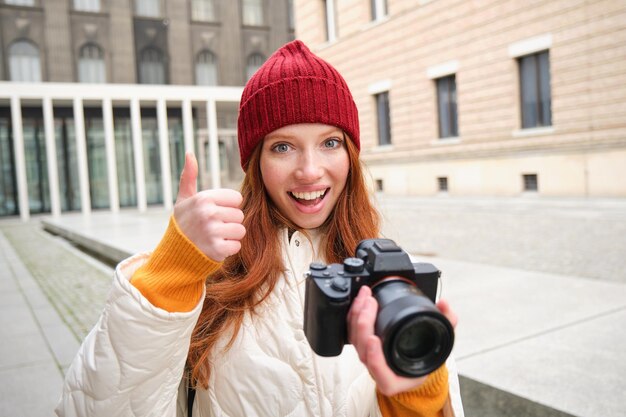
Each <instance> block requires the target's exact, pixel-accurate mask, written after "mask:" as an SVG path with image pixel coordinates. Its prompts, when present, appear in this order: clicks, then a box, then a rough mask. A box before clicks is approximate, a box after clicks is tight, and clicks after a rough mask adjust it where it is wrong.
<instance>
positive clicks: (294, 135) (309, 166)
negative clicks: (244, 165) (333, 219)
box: [260, 123, 350, 229]
mask: <svg viewBox="0 0 626 417" xmlns="http://www.w3.org/2000/svg"><path fill="white" fill-rule="evenodd" d="M345 140H349V139H345ZM261 146H262V149H261V161H260V163H261V175H262V176H263V183H264V184H265V188H266V189H267V192H268V194H269V195H270V198H271V199H272V201H273V202H274V205H276V207H277V208H278V210H280V212H281V213H282V214H283V215H284V216H285V217H287V218H288V219H289V220H290V221H292V222H293V223H294V224H296V225H297V226H299V227H301V228H303V229H314V228H316V227H319V226H321V225H322V224H323V223H324V222H325V221H326V219H327V218H328V215H329V214H330V213H331V211H332V210H333V208H334V207H335V204H336V203H337V200H338V198H339V195H340V194H341V192H342V191H343V189H344V187H345V185H346V179H347V178H348V171H349V169H350V161H349V158H348V151H347V149H346V144H345V143H344V135H343V132H342V131H341V129H339V128H337V127H335V126H329V125H324V124H318V123H315V124H310V123H305V124H296V125H289V126H285V127H282V128H280V129H277V130H275V131H273V132H272V133H270V134H268V135H267V136H266V137H265V139H264V140H263V144H262V145H261Z"/></svg>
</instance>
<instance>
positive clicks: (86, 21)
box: [0, 0, 294, 216]
mask: <svg viewBox="0 0 626 417" xmlns="http://www.w3.org/2000/svg"><path fill="white" fill-rule="evenodd" d="M291 3H292V2H291V1H290V0H237V1H231V0H0V80H5V81H11V82H25V83H39V82H44V83H46V85H47V84H48V83H81V86H72V87H69V86H68V87H61V88H60V90H61V91H63V92H67V95H58V94H57V95H56V96H54V95H53V96H50V94H52V93H51V92H50V91H52V90H45V89H44V90H41V91H40V92H39V93H38V89H37V88H35V91H33V87H32V85H29V86H26V85H24V87H23V88H21V89H19V90H18V91H20V94H21V92H25V91H30V93H28V94H27V95H26V96H18V98H19V102H17V103H14V105H16V106H17V107H16V108H19V110H20V111H21V115H20V116H21V136H22V138H20V139H21V140H19V141H18V142H19V143H20V147H21V148H23V151H21V150H20V149H18V150H16V149H15V142H16V139H17V138H15V136H16V133H17V132H16V131H15V130H14V129H15V127H16V126H15V122H14V120H15V119H14V117H15V114H14V113H16V112H12V111H11V105H10V99H11V98H12V97H13V98H15V94H14V93H11V94H9V92H8V90H9V87H8V86H7V84H6V83H5V84H4V85H0V161H1V164H2V169H1V171H0V216H1V215H15V214H18V212H20V208H19V206H20V204H19V201H20V198H22V200H23V201H26V200H25V197H24V194H25V193H26V194H27V204H26V203H23V205H27V206H28V213H40V212H50V211H53V212H54V211H55V210H54V209H55V207H53V206H54V202H55V197H57V198H58V199H59V201H58V204H57V205H58V207H57V208H56V211H60V212H64V211H72V210H83V211H85V209H87V211H88V210H89V209H91V208H111V206H112V205H116V202H115V201H113V202H112V199H111V197H112V196H111V194H112V192H117V194H118V198H117V205H119V206H121V207H125V206H139V207H140V209H141V208H145V206H146V205H151V204H164V203H165V202H164V198H165V197H166V196H165V195H164V194H170V195H171V194H173V195H174V196H175V195H176V187H177V179H178V175H179V173H180V171H181V169H182V164H183V160H184V144H183V142H184V122H183V119H184V117H183V112H184V106H181V104H182V102H183V100H184V99H185V95H184V94H183V92H182V90H178V91H179V94H178V95H177V96H168V97H169V98H168V100H166V103H165V104H166V111H165V112H164V114H165V116H164V119H166V122H165V123H163V124H162V126H165V128H164V130H165V131H166V137H167V138H169V140H168V141H169V146H168V148H169V156H170V158H169V161H167V162H169V168H170V170H171V174H169V175H168V176H169V177H170V178H173V179H174V180H172V185H171V188H173V191H172V192H170V193H168V192H164V191H163V188H164V175H163V172H162V171H163V167H164V165H165V164H162V163H161V155H160V154H161V153H163V152H162V151H163V149H162V148H161V147H160V146H159V117H158V114H157V113H158V101H157V100H155V99H154V98H152V97H150V94H148V95H145V94H143V93H141V92H142V91H148V90H145V89H144V90H141V89H139V90H137V89H134V87H133V88H130V87H129V88H127V89H126V90H125V92H126V93H127V94H122V96H124V97H122V96H114V97H111V100H112V103H111V105H110V107H111V110H112V122H113V125H114V131H113V141H114V143H115V144H114V148H115V164H113V165H112V166H108V164H107V163H108V162H110V161H108V160H107V158H108V157H107V150H106V135H105V130H106V129H105V123H104V118H105V116H104V114H103V113H104V112H106V110H104V107H106V105H104V106H103V103H102V100H101V99H100V100H99V99H98V96H97V93H96V92H98V91H100V92H102V93H101V94H102V98H104V97H105V95H107V94H108V92H110V91H111V84H124V85H132V84H150V85H153V86H154V85H179V86H182V85H185V86H187V85H196V86H243V85H244V84H245V82H246V80H247V79H248V78H249V77H250V75H251V74H252V73H254V71H256V69H257V68H258V67H259V66H260V65H261V64H262V63H263V62H264V61H265V59H266V58H267V57H269V55H271V53H272V52H273V51H274V50H276V49H277V48H278V47H280V46H281V45H283V44H284V43H286V42H288V41H290V40H292V39H294V21H293V13H292V11H293V8H292V4H291ZM82 84H84V86H83V85H82ZM2 90H5V91H4V96H2V94H3V93H2ZM12 91H14V90H12ZM70 91H72V92H73V94H69V92H70ZM150 91H152V92H159V91H165V92H167V93H163V94H170V92H172V91H173V90H172V89H167V88H166V89H160V88H156V87H151V89H150ZM185 91H187V92H188V91H190V90H189V89H187V90H185ZM201 91H204V90H201V89H196V90H195V93H192V94H196V95H200V98H199V100H198V101H194V102H192V103H191V107H190V109H191V114H192V117H191V118H192V120H193V121H192V122H191V123H190V124H192V125H193V130H192V132H193V133H192V135H193V137H194V139H193V147H194V148H195V150H196V154H197V156H198V160H199V161H198V162H199V165H200V171H201V172H200V186H201V187H203V188H204V187H208V186H209V185H210V184H211V182H210V163H209V160H210V158H209V157H208V154H209V140H208V134H207V127H208V124H207V117H208V116H207V114H208V113H207V110H206V104H207V103H206V102H203V100H202V92H201ZM130 92H134V93H135V94H136V97H135V98H137V99H138V104H139V107H140V110H139V113H140V115H139V116H138V121H139V123H138V125H137V126H140V136H141V139H140V142H141V146H140V147H141V148H142V149H140V150H141V153H142V154H143V155H142V157H141V158H139V159H140V160H137V159H136V158H137V155H136V154H137V152H136V151H137V150H138V149H136V148H134V147H133V133H132V128H133V126H132V125H133V122H132V119H133V118H132V115H131V112H132V106H131V104H130V101H131V100H130V98H131V97H129V95H128V93H130ZM38 94H39V96H38ZM86 94H88V95H90V96H91V97H90V99H89V100H87V99H86V96H85V95H86ZM142 94H143V95H142ZM213 94H214V93H211V92H207V93H206V98H207V99H209V98H210V97H213ZM44 95H48V98H50V99H51V101H52V114H53V116H51V119H52V120H53V121H52V124H53V128H52V129H51V132H50V134H49V136H52V135H53V136H54V142H55V143H54V144H53V145H54V148H55V152H54V153H55V154H56V161H54V163H55V165H56V169H55V170H53V171H54V172H52V176H56V177H57V178H55V179H54V181H53V182H57V183H58V186H57V187H54V186H53V185H52V184H51V183H50V172H49V167H48V165H50V163H49V162H50V161H49V159H50V157H49V156H48V155H47V151H48V150H49V149H47V148H50V146H49V145H47V144H46V126H45V117H44V112H45V108H46V105H45V100H44ZM187 98H189V97H187ZM76 99H80V103H79V107H81V109H77V108H76V104H75V100H76ZM237 100H238V98H237ZM237 105H238V102H237V101H218V102H217V105H216V107H217V108H216V119H217V128H218V137H219V152H220V155H221V157H220V160H221V164H220V168H221V177H222V178H221V182H222V183H224V184H225V185H229V186H237V185H238V182H239V180H240V178H241V175H242V173H241V168H240V167H239V162H238V160H239V155H238V149H237V143H236V118H237ZM76 111H82V113H83V117H84V123H83V126H82V127H80V126H77V123H76V120H75V114H76ZM189 128H190V129H191V127H189ZM77 130H78V131H79V132H77ZM81 130H84V131H83V132H80V131H81ZM78 136H83V137H84V138H83V139H78V140H77V137H78ZM83 142H84V143H83ZM82 147H84V148H85V149H84V150H82ZM77 148H78V149H77ZM16 152H17V153H16ZM22 153H23V163H21V164H20V161H19V159H20V155H21V154H22ZM16 155H17V158H16ZM16 159H17V160H16ZM81 159H85V161H81ZM138 163H139V164H142V165H143V167H141V168H144V169H142V170H141V171H143V172H137V165H138ZM83 166H84V168H85V169H81V168H83ZM107 168H109V171H111V168H112V170H113V171H115V173H116V178H117V181H115V182H116V183H117V184H116V187H111V185H112V184H110V182H111V180H109V174H110V172H107ZM23 171H24V172H25V175H23V174H22V172H23ZM83 171H84V172H83ZM55 172H56V175H55ZM21 174H22V175H21ZM85 175H88V179H87V180H85V179H84V178H83V177H84V176H85ZM20 176H22V177H23V176H25V177H26V178H24V180H25V183H26V185H25V186H24V185H23V186H22V187H21V188H22V189H23V190H22V191H20ZM141 176H143V177H144V178H143V179H142V178H140V177H141ZM81 180H82V182H84V183H86V184H81ZM139 182H142V183H143V184H142V187H140V186H139ZM51 188H54V189H53V190H52V191H51ZM113 188H116V190H115V189H113ZM112 190H113V191H112ZM53 194H57V195H53ZM84 194H89V196H88V197H86V196H85V195H84ZM138 194H140V195H139V196H138ZM143 194H145V195H143ZM20 195H21V196H20ZM138 200H142V201H138ZM87 205H89V206H90V207H88V208H87V207H85V206H87ZM24 210H25V209H24V208H22V212H23V211H24ZM22 214H23V213H22Z"/></svg>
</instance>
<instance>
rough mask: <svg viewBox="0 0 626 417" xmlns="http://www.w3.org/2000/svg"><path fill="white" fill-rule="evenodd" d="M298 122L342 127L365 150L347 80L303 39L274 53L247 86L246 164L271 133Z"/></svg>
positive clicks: (242, 144)
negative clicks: (361, 142)
mask: <svg viewBox="0 0 626 417" xmlns="http://www.w3.org/2000/svg"><path fill="white" fill-rule="evenodd" d="M297 123H323V124H327V125H331V126H337V127H338V128H340V129H342V130H343V131H344V132H346V133H347V134H348V136H349V137H350V139H352V141H353V142H354V144H355V145H356V147H357V149H360V140H359V115H358V111H357V108H356V105H355V104H354V99H353V98H352V94H351V93H350V90H349V89H348V85H347V84H346V81H345V80H344V79H343V77H342V76H341V74H339V72H338V71H337V70H336V69H335V68H334V67H333V66H332V65H330V64H329V63H328V62H326V61H324V60H323V59H321V58H320V57H318V56H316V55H314V54H313V53H312V52H311V51H310V50H309V48H308V47H307V46H306V45H305V44H304V43H302V41H299V40H295V41H292V42H289V43H288V44H286V45H284V46H282V47H281V48H280V49H278V50H277V51H276V52H274V54H272V56H270V57H269V58H268V60H267V61H265V63H264V64H263V65H262V66H261V67H260V68H259V69H258V70H257V71H256V72H255V73H254V75H253V76H252V77H251V78H250V80H248V82H247V84H246V86H245V88H244V89H243V94H242V96H241V103H240V105H239V118H238V122H237V136H238V140H239V154H240V159H241V167H242V168H243V169H244V170H245V169H246V166H247V165H248V160H249V159H250V155H251V154H252V151H253V150H254V148H255V147H256V146H257V145H258V144H259V143H260V142H261V141H262V140H263V138H264V137H265V136H266V135H267V134H268V133H270V132H273V131H274V130H276V129H279V128H281V127H283V126H288V125H292V124H297Z"/></svg>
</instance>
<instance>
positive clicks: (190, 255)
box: [131, 216, 448, 417]
mask: <svg viewBox="0 0 626 417" xmlns="http://www.w3.org/2000/svg"><path fill="white" fill-rule="evenodd" d="M220 266H221V263H218V262H215V261H213V260H211V259H209V258H208V257H207V256H206V255H204V254H203V253H202V252H201V251H200V250H199V249H198V248H197V247H196V246H195V245H194V244H193V243H192V242H191V241H190V240H189V239H187V237H186V236H185V235H184V234H183V233H182V232H181V231H180V229H179V228H178V225H177V224H176V221H175V220H174V217H173V216H172V217H171V219H170V223H169V226H168V228H167V230H166V232H165V235H164V237H163V239H162V240H161V242H160V243H159V245H158V246H157V248H156V249H155V250H154V252H153V253H152V255H151V256H150V258H149V259H148V262H146V264H145V265H143V266H142V267H140V268H139V269H138V270H137V271H136V272H135V273H134V274H133V276H132V278H131V283H132V284H133V285H134V286H135V287H136V288H137V289H138V290H139V291H141V293H142V294H143V295H144V297H146V298H147V299H148V300H149V301H150V302H151V303H152V304H153V305H154V306H156V307H160V308H162V309H164V310H167V311H171V312H173V311H179V312H186V311H191V310H193V308H194V307H195V306H196V305H197V304H198V302H199V301H200V297H201V296H202V292H203V288H204V282H205V280H206V277H207V276H209V275H210V274H211V273H213V272H215V271H216V270H218V269H219V268H220ZM377 397H378V404H379V406H380V409H381V411H382V413H383V416H385V417H388V416H394V417H404V416H407V417H408V416H412V417H441V416H443V411H442V409H443V406H444V404H445V402H446V400H447V398H448V370H447V369H446V367H445V366H442V367H441V368H439V369H438V370H437V371H435V372H433V373H432V374H430V375H429V376H428V378H427V379H426V382H425V383H424V384H423V385H422V386H420V387H419V388H416V389H414V390H412V391H408V392H403V393H400V394H397V395H394V396H392V397H385V396H384V395H382V394H380V393H377Z"/></svg>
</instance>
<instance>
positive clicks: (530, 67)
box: [518, 51, 552, 129]
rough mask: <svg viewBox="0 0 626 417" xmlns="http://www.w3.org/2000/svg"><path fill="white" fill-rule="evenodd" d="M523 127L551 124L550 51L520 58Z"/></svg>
mask: <svg viewBox="0 0 626 417" xmlns="http://www.w3.org/2000/svg"><path fill="white" fill-rule="evenodd" d="M518 63H519V75H520V77H519V78H520V93H521V94H520V98H521V108H522V129H526V128H532V127H541V126H551V125H552V111H551V109H550V108H551V104H552V103H551V101H552V99H551V94H550V58H549V55H548V51H543V52H540V53H536V54H532V55H526V56H523V57H521V58H519V59H518Z"/></svg>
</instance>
